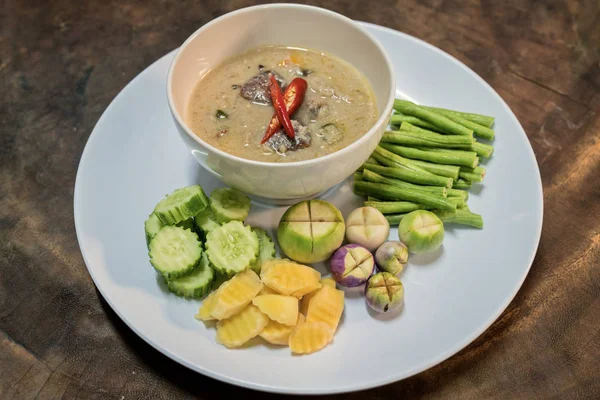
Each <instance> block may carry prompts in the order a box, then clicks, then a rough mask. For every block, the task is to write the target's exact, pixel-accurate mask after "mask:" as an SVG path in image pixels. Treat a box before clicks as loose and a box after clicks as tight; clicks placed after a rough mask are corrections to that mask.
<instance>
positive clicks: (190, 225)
mask: <svg viewBox="0 0 600 400" xmlns="http://www.w3.org/2000/svg"><path fill="white" fill-rule="evenodd" d="M175 226H180V227H182V228H183V229H189V230H191V231H192V232H194V218H188V219H186V220H185V221H181V222H180V223H178V224H175Z"/></svg>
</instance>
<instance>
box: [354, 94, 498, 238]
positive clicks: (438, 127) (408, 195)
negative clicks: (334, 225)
mask: <svg viewBox="0 0 600 400" xmlns="http://www.w3.org/2000/svg"><path fill="white" fill-rule="evenodd" d="M394 110H395V113H394V115H392V117H391V120H390V123H391V125H392V130H389V131H386V132H385V133H384V135H383V137H382V139H381V141H380V143H379V145H378V146H377V148H376V149H375V151H374V152H373V153H372V154H371V156H370V157H369V159H368V160H367V161H366V162H365V163H364V164H363V165H362V166H361V167H360V168H359V169H358V171H357V172H356V173H355V174H354V192H355V193H356V194H358V195H360V196H363V197H365V201H364V205H365V206H370V207H374V208H376V209H378V210H379V211H381V212H382V213H383V214H384V215H385V217H386V218H387V220H388V222H389V223H390V224H398V223H399V222H400V220H401V219H402V218H403V217H404V215H406V214H408V213H410V212H411V211H415V210H430V211H432V212H433V213H435V214H436V215H438V217H440V219H441V220H442V221H443V222H444V223H445V224H446V223H449V224H450V223H452V224H460V225H468V226H473V227H476V228H483V218H482V216H481V215H479V214H476V213H474V212H472V211H471V210H470V209H469V206H468V204H467V202H468V199H469V194H468V191H467V190H469V189H471V188H472V185H473V183H474V182H477V183H479V182H483V181H484V178H485V175H486V168H485V167H483V166H481V165H480V162H481V160H485V159H487V158H490V157H491V156H492V154H493V153H494V147H493V146H492V145H491V144H490V143H484V142H482V141H481V140H487V141H490V140H493V139H494V137H495V133H494V130H493V129H492V126H493V125H494V122H495V119H494V117H490V116H487V115H482V114H475V113H466V112H462V111H456V110H450V109H445V108H439V107H429V106H423V105H417V104H415V103H413V102H410V101H406V100H400V99H396V101H395V102H394Z"/></svg>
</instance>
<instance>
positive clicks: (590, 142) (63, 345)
mask: <svg viewBox="0 0 600 400" xmlns="http://www.w3.org/2000/svg"><path fill="white" fill-rule="evenodd" d="M253 3H254V2H252V1H242V0H234V1H218V0H213V1H204V2H198V1H188V0H181V1H178V2H169V1H166V0H150V1H130V2H121V1H87V2H86V1H81V2H74V1H68V0H54V1H41V0H40V1H35V0H4V1H3V2H2V3H0V4H1V6H0V7H1V8H0V30H1V31H0V32H1V33H0V82H1V86H0V99H1V101H0V398H2V399H30V398H42V399H50V398H65V399H71V398H82V399H91V398H100V399H104V398H109V399H147V398H153V399H161V398H165V399H173V398H193V397H198V398H220V397H221V396H223V395H233V396H234V397H236V398H261V399H262V398H274V397H277V396H274V395H266V394H262V393H257V392H252V391H248V390H244V389H240V388H236V387H232V386H228V385H226V384H223V383H220V382H217V381H214V380H211V379H209V378H206V377H203V376H201V375H198V374H196V373H193V372H191V371H190V370H188V369H186V368H184V367H182V366H180V365H178V364H176V363H175V362H173V361H171V360H170V359H168V358H166V357H165V356H163V355H161V354H160V353H158V352H157V351H155V350H153V349H152V348H151V347H150V346H149V345H147V344H146V343H145V342H143V341H142V340H141V339H140V338H138V337H137V336H136V335H135V334H134V333H133V332H132V331H130V330H129V329H128V328H127V327H126V326H125V325H124V324H123V322H122V321H121V320H120V319H119V318H118V317H117V316H116V315H115V314H114V313H113V311H112V310H111V309H110V308H109V307H108V306H107V305H106V303H105V302H104V300H103V299H102V298H101V296H100V295H99V294H98V292H97V291H96V289H95V287H94V285H93V283H92V281H91V279H90V277H89V275H88V273H87V270H86V268H85V265H84V263H83V260H82V257H81V254H80V252H79V248H78V245H77V241H76V237H75V231H74V224H73V213H72V204H73V185H74V179H75V174H76V171H77V165H78V162H79V159H80V155H81V152H82V150H83V147H84V145H85V142H86V140H87V137H88V135H89V134H90V132H91V130H92V128H93V126H94V124H95V123H96V121H97V120H98V118H99V117H100V115H101V113H102V112H103V111H104V109H105V108H106V106H107V105H108V104H109V102H110V101H111V100H112V98H113V97H114V96H115V95H116V94H117V93H118V92H119V91H120V90H121V89H122V88H123V87H124V85H126V84H127V83H128V82H129V81H130V80H131V79H132V78H133V77H134V76H135V75H136V74H138V73H139V72H140V71H142V70H143V69H144V68H145V67H147V66H148V65H149V64H150V63H152V62H153V61H154V60H156V59H157V58H159V57H161V56H162V55H164V54H165V53H167V52H169V51H171V50H172V49H174V48H175V47H177V46H178V45H179V44H180V43H181V42H182V41H183V40H184V39H185V38H186V37H187V36H188V35H189V34H190V33H192V32H193V31H194V30H195V29H197V28H198V27H199V26H201V25H202V24H204V23H206V22H207V21H209V20H210V19H212V18H214V17H217V16H219V15H222V14H224V13H225V12H228V11H230V10H233V9H236V8H239V7H243V6H247V5H250V4H253ZM311 3H312V4H315V5H321V6H324V7H327V8H330V9H333V10H335V11H338V12H341V13H344V14H346V15H347V16H349V17H351V18H354V19H358V20H363V21H369V22H374V23H377V24H381V25H384V26H388V27H391V28H394V29H398V30H401V31H404V32H406V33H408V34H411V35H414V36H416V37H418V38H421V39H423V40H425V41H427V42H429V43H432V44H433V45H435V46H438V47H440V48H441V49H443V50H445V51H447V52H448V53H450V54H452V55H453V56H455V57H456V58H458V59H459V60H461V61H463V62H464V63H466V64H467V65H468V66H469V67H470V68H472V69H473V70H474V71H475V72H477V73H478V74H479V75H480V76H481V77H483V78H484V79H485V80H486V81H487V82H488V83H489V84H490V85H491V86H492V87H493V88H494V89H496V90H497V91H498V92H499V93H500V95H501V96H502V97H503V98H504V99H505V100H506V101H507V103H508V104H509V106H510V107H511V108H512V109H513V111H514V112H515V114H516V115H517V117H518V118H519V120H520V121H521V123H522V124H523V126H524V128H525V130H526V132H527V134H528V136H529V138H530V141H531V143H532V145H533V148H534V151H535V154H536V157H537V159H538V162H539V165H540V169H541V173H542V180H543V186H544V201H545V210H544V228H543V232H542V239H541V243H540V246H539V251H538V254H537V256H536V258H535V261H534V264H533V267H532V269H531V273H530V274H529V276H528V278H527V280H526V282H525V284H524V286H523V287H522V289H521V290H520V291H519V293H518V294H517V296H516V298H515V300H514V301H513V302H512V304H511V305H510V306H509V307H508V309H507V310H506V312H505V313H504V314H503V315H502V316H501V317H500V318H499V319H498V320H497V321H496V322H495V323H494V325H493V326H492V327H491V328H490V329H489V330H487V331H486V332H485V333H484V334H483V335H482V336H481V337H479V338H478V339H477V340H476V341H475V342H474V343H472V344H471V345H470V346H468V347H467V348H466V349H464V350H463V351H461V352H460V353H459V354H457V355H455V356H454V357H452V358H450V359H449V360H447V361H446V362H444V363H442V364H440V365H438V366H436V367H434V368H432V369H430V370H428V371H425V372H423V373H421V374H419V375H417V376H414V377H412V378H409V379H406V380H404V381H402V382H398V383H395V384H391V385H388V386H385V387H382V388H378V389H374V390H370V391H365V392H359V393H353V394H349V395H344V396H338V397H339V398H349V399H381V398H427V399H441V398H461V399H482V398H493V399H496V398H497V399H507V398H516V399H538V398H543V399H550V398H556V399H588V398H589V399H593V398H600V23H599V22H598V21H600V3H599V2H598V1H597V0H582V1H544V2H535V1H527V2H526V1H520V0H511V1H491V0H490V1H475V0H470V1H459V0H427V1H418V0H406V1H389V0H388V1H376V2H375V1H373V2H366V1H360V2H359V1H351V0H348V1H341V0H324V1H314V2H311Z"/></svg>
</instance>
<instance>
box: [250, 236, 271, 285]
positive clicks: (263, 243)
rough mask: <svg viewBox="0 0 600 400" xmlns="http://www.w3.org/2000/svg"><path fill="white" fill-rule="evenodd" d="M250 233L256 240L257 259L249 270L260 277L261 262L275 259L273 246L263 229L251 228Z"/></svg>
mask: <svg viewBox="0 0 600 400" xmlns="http://www.w3.org/2000/svg"><path fill="white" fill-rule="evenodd" d="M252 232H254V233H255V234H256V237H257V238H258V257H257V258H256V261H254V262H253V263H252V264H251V265H250V268H252V269H253V270H254V272H256V273H257V274H258V275H260V269H261V267H262V264H263V262H265V261H267V260H269V259H271V258H274V257H275V245H274V244H273V240H272V239H271V237H270V236H269V234H268V233H267V232H265V231H264V230H263V229H261V228H256V227H254V228H252Z"/></svg>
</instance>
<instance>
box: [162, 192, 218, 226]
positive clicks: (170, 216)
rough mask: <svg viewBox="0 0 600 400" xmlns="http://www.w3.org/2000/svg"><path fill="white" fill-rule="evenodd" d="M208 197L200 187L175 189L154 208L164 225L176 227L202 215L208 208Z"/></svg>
mask: <svg viewBox="0 0 600 400" xmlns="http://www.w3.org/2000/svg"><path fill="white" fill-rule="evenodd" d="M208 202H209V201H208V197H206V194H205V193H204V190H203V189H202V187H201V186H200V185H191V186H186V187H183V188H180V189H175V190H174V191H173V192H172V193H171V194H169V195H167V196H166V197H165V198H164V199H162V200H161V201H160V202H159V203H158V204H157V205H156V207H155V208H154V214H156V216H157V217H158V219H159V220H160V222H162V223H163V225H175V224H177V223H179V222H182V221H185V220H186V219H188V218H192V217H193V216H195V215H197V214H198V213H200V211H202V210H204V209H205V208H206V207H207V206H208Z"/></svg>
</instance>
